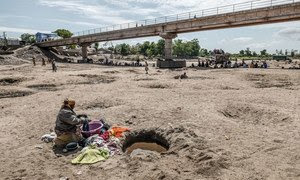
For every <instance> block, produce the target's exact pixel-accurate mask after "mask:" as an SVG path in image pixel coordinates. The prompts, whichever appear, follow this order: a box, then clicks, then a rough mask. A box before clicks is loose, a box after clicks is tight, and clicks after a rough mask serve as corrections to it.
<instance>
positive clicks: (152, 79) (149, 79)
mask: <svg viewBox="0 0 300 180" xmlns="http://www.w3.org/2000/svg"><path fill="white" fill-rule="evenodd" d="M154 80H156V79H154V78H149V77H147V78H136V79H134V81H154Z"/></svg>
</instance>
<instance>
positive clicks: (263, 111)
mask: <svg viewBox="0 0 300 180" xmlns="http://www.w3.org/2000/svg"><path fill="white" fill-rule="evenodd" d="M219 112H220V113H222V114H223V115H224V116H225V117H227V118H232V119H235V120H236V121H238V122H243V123H249V124H259V125H268V124H278V123H281V122H286V121H289V120H290V117H289V116H288V115H286V114H283V113H280V112H277V111H275V110H271V109H268V108H266V107H259V106H252V105H249V104H228V105H227V106H226V107H225V108H223V109H221V110H219Z"/></svg>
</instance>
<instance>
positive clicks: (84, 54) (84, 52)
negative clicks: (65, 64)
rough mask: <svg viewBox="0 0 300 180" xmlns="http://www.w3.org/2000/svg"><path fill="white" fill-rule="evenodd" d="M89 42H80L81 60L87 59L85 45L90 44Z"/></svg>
mask: <svg viewBox="0 0 300 180" xmlns="http://www.w3.org/2000/svg"><path fill="white" fill-rule="evenodd" d="M90 45H91V44H89V43H85V44H81V45H80V46H81V51H82V60H83V61H87V57H88V52H87V47H88V46H90Z"/></svg>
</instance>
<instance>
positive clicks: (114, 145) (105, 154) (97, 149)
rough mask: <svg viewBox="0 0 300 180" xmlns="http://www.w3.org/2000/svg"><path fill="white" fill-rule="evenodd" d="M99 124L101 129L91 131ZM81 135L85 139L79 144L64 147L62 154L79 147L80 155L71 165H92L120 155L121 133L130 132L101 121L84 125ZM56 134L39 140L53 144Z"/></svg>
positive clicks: (46, 135) (73, 143)
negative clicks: (80, 148)
mask: <svg viewBox="0 0 300 180" xmlns="http://www.w3.org/2000/svg"><path fill="white" fill-rule="evenodd" d="M95 124H101V128H100V127H99V128H97V129H93V128H92V127H93V125H95ZM81 130H82V131H81V133H82V135H83V137H85V139H83V140H82V141H80V142H78V143H77V142H72V143H69V144H68V145H66V147H65V149H64V150H63V151H64V152H68V151H73V150H76V149H78V147H79V146H81V147H82V148H83V149H82V150H81V151H80V154H79V155H78V156H77V157H76V158H75V159H73V160H72V161H71V162H72V164H93V163H96V162H99V161H103V160H105V159H108V158H109V157H110V156H113V155H116V154H121V152H122V150H121V149H122V145H121V142H120V139H119V138H121V137H123V133H124V132H126V131H130V129H129V128H126V127H110V126H109V125H108V124H106V123H105V122H104V121H103V120H102V119H101V120H96V121H92V122H90V123H88V124H84V125H83V126H82V127H81ZM56 137H57V136H56V134H55V133H54V132H52V133H51V134H45V135H43V136H42V137H41V140H42V141H44V142H46V143H49V142H53V141H54V139H55V138H56Z"/></svg>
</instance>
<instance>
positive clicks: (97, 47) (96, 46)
mask: <svg viewBox="0 0 300 180" xmlns="http://www.w3.org/2000/svg"><path fill="white" fill-rule="evenodd" d="M94 48H95V50H96V51H98V49H99V42H96V43H95V44H94Z"/></svg>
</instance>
